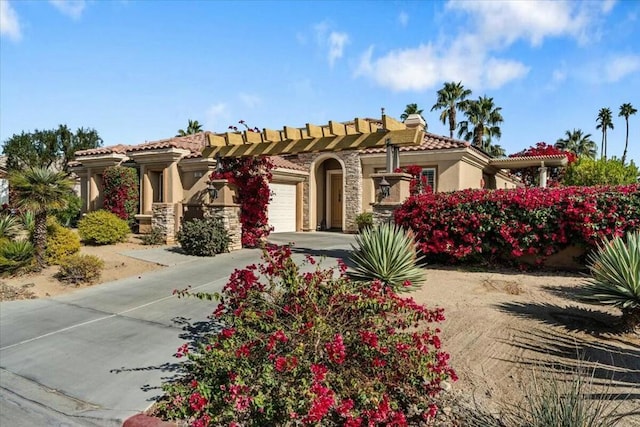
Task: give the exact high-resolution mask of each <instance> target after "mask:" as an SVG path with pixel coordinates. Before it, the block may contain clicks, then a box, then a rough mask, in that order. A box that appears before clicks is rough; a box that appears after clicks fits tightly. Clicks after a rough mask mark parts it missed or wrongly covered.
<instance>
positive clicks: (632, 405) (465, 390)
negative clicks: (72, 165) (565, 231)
mask: <svg viewBox="0 0 640 427" xmlns="http://www.w3.org/2000/svg"><path fill="white" fill-rule="evenodd" d="M142 248H144V247H143V246H141V245H140V244H139V240H138V239H137V238H136V237H132V238H131V239H130V241H129V242H127V243H121V244H118V245H116V246H98V247H86V246H83V247H82V253H88V254H93V255H97V256H99V257H100V258H102V259H103V260H104V261H105V269H104V273H103V275H102V278H101V280H100V282H107V281H111V280H116V279H120V278H124V277H128V276H132V275H139V274H141V273H144V272H147V271H151V270H155V269H159V268H163V267H162V266H159V265H156V264H152V263H148V262H144V261H139V260H136V259H133V258H129V257H126V256H123V255H119V252H122V251H124V250H131V249H142ZM56 271H57V269H56V268H55V267H53V268H49V269H47V270H45V271H44V272H43V273H42V274H39V275H26V276H20V277H16V278H11V279H5V280H4V282H5V283H6V284H9V285H11V286H15V287H20V286H22V285H30V284H33V285H32V286H30V287H28V288H27V290H30V291H32V292H33V293H34V294H35V296H37V297H47V296H54V295H59V294H61V293H64V292H71V291H73V290H75V289H77V288H76V287H73V286H68V285H64V284H61V283H59V282H58V281H57V280H56V279H55V278H54V277H53V275H54V274H55V272H56ZM427 275H428V281H427V283H426V284H425V285H424V286H423V288H422V289H420V290H419V291H417V292H415V293H414V294H413V297H414V298H415V299H416V300H417V301H418V302H421V303H423V304H426V305H427V306H429V307H436V306H439V307H443V308H444V309H445V316H446V318H447V320H446V321H445V322H444V323H443V324H442V325H440V328H441V329H442V333H441V338H442V342H443V350H444V351H446V352H448V353H449V354H450V355H451V364H452V366H453V367H454V368H455V369H456V371H457V373H458V375H459V377H460V379H459V381H457V382H456V383H454V384H452V389H451V391H450V392H449V394H450V395H451V396H457V397H456V399H458V397H461V398H462V399H463V400H464V401H465V402H467V404H472V405H476V406H477V407H478V408H481V409H482V410H483V411H490V412H494V413H497V412H499V410H500V408H501V406H502V405H504V404H505V403H507V404H517V402H518V400H519V399H521V398H522V397H523V396H524V394H525V393H526V387H527V385H528V384H531V380H532V375H533V371H534V370H535V371H536V375H545V374H548V373H550V372H561V371H562V370H566V369H567V368H571V367H575V366H577V365H580V366H582V367H583V368H585V369H586V371H587V373H588V374H589V375H591V376H592V377H593V383H594V384H595V385H596V387H597V388H596V389H595V390H594V391H593V392H594V393H595V394H596V395H601V396H602V395H606V396H608V397H610V398H612V399H614V400H617V401H618V402H622V403H621V407H620V409H621V410H625V411H633V410H639V408H640V336H639V335H638V334H633V333H615V332H612V331H611V330H612V328H611V325H613V324H615V322H616V319H617V316H618V315H619V312H617V310H615V309H606V308H602V307H598V306H589V305H584V304H580V303H577V302H576V300H575V294H576V291H577V290H578V289H579V288H580V283H581V282H582V281H583V280H584V278H583V277H581V276H579V275H565V274H561V273H544V274H541V273H526V274H524V273H521V272H517V271H496V272H490V271H489V272H486V271H483V272H470V271H463V270H458V269H454V268H443V267H438V268H430V269H429V270H428V272H427ZM93 286H96V285H95V284H94V285H93ZM578 360H581V361H580V362H579V361H578ZM445 425H447V424H445ZM620 425H623V426H633V427H636V426H640V413H638V415H637V416H635V417H630V418H627V419H626V420H625V421H624V422H623V423H621V424H620Z"/></svg>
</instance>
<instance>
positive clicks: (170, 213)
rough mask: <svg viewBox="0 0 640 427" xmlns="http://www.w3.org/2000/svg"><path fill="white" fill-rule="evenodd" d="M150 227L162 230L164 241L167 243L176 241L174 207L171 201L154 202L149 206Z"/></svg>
mask: <svg viewBox="0 0 640 427" xmlns="http://www.w3.org/2000/svg"><path fill="white" fill-rule="evenodd" d="M151 211H152V218H151V226H152V228H157V229H159V230H162V234H163V236H164V242H165V243H166V244H168V245H172V244H174V243H175V242H176V234H175V227H176V218H175V207H174V205H173V203H154V204H153V205H152V207H151Z"/></svg>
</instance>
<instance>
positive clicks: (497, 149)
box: [487, 144, 507, 157]
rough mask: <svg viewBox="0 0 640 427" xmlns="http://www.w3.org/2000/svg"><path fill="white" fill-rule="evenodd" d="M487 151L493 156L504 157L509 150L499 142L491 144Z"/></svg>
mask: <svg viewBox="0 0 640 427" xmlns="http://www.w3.org/2000/svg"><path fill="white" fill-rule="evenodd" d="M487 152H488V153H489V154H491V155H492V156H493V157H504V156H506V155H507V151H506V150H505V149H504V148H502V146H501V145H498V144H489V147H488V150H487Z"/></svg>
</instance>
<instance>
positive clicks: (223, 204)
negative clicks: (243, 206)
mask: <svg viewBox="0 0 640 427" xmlns="http://www.w3.org/2000/svg"><path fill="white" fill-rule="evenodd" d="M212 182H213V185H214V187H215V188H216V189H217V190H218V197H217V198H215V199H213V200H211V203H209V204H207V205H205V206H204V213H203V214H204V216H205V217H213V218H219V219H220V220H221V221H222V224H223V225H224V228H225V230H227V234H228V236H229V252H231V251H237V250H240V249H242V224H241V223H240V205H239V204H237V203H236V200H237V192H238V188H237V187H236V186H235V185H233V184H230V183H229V182H228V181H227V180H226V179H214V180H212Z"/></svg>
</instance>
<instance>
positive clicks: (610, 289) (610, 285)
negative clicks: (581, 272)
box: [583, 231, 640, 330]
mask: <svg viewBox="0 0 640 427" xmlns="http://www.w3.org/2000/svg"><path fill="white" fill-rule="evenodd" d="M589 270H590V271H591V278H589V279H588V280H587V283H586V288H585V296H584V297H583V298H584V299H585V301H588V302H596V303H599V304H605V305H612V306H615V307H618V308H619V309H620V310H622V322H623V325H624V327H625V328H627V329H629V330H635V329H638V328H640V231H635V232H632V233H627V235H626V238H625V239H623V238H621V237H615V238H614V239H612V240H605V241H604V242H603V243H602V244H600V245H598V251H597V252H596V253H595V254H592V255H591V256H589Z"/></svg>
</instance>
